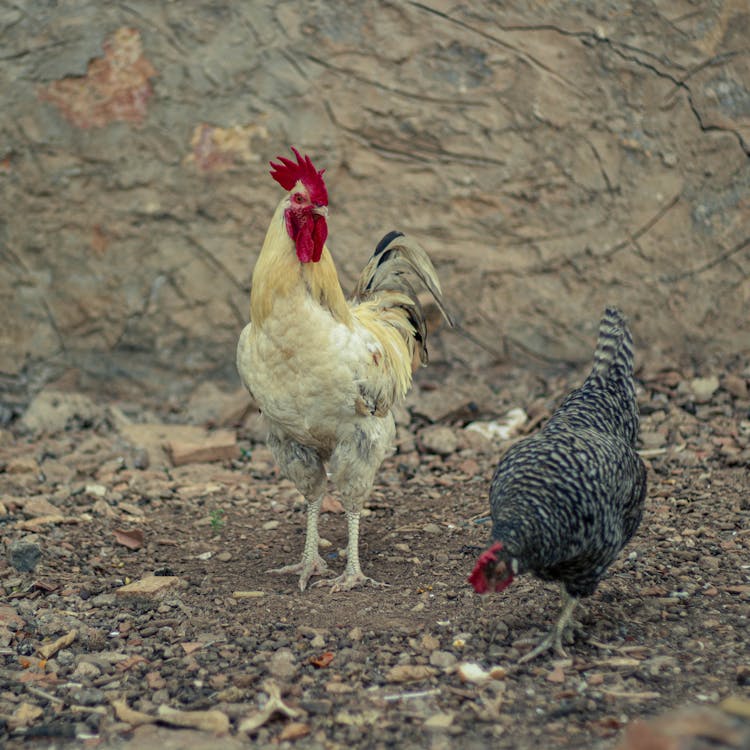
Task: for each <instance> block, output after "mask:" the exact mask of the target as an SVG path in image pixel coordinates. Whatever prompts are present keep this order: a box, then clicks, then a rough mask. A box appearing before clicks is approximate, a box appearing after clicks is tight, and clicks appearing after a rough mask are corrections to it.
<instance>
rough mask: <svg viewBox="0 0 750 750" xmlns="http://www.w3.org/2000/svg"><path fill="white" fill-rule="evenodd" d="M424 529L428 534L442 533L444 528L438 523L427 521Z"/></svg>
mask: <svg viewBox="0 0 750 750" xmlns="http://www.w3.org/2000/svg"><path fill="white" fill-rule="evenodd" d="M422 531H424V532H426V533H427V534H440V533H441V531H442V529H441V528H440V527H439V526H438V525H437V524H436V523H426V524H425V525H424V526H423V527H422Z"/></svg>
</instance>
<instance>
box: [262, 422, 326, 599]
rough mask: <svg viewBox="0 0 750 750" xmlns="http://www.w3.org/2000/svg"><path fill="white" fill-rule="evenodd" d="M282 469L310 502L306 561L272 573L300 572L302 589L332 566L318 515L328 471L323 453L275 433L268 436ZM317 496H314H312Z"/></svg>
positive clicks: (304, 555)
mask: <svg viewBox="0 0 750 750" xmlns="http://www.w3.org/2000/svg"><path fill="white" fill-rule="evenodd" d="M268 447H269V448H270V449H271V451H272V453H273V454H274V457H275V458H276V461H277V462H278V464H279V466H280V467H281V471H282V472H283V473H284V474H285V475H286V476H287V477H288V478H289V479H290V480H291V481H292V482H294V484H295V485H296V487H297V489H298V490H299V491H300V492H301V493H302V494H303V495H304V497H305V501H306V502H307V533H306V536H305V548H304V551H303V552H302V560H301V561H300V562H298V563H293V564H292V565H284V566H283V567H281V568H274V569H273V570H269V571H267V572H268V573H299V574H300V575H299V588H300V591H304V590H305V588H306V586H307V582H308V581H309V580H310V578H311V576H314V575H324V574H325V573H328V566H327V565H326V562H325V560H324V559H323V558H322V557H321V556H320V553H319V552H318V542H319V540H320V537H319V536H318V516H319V515H320V506H321V503H322V502H323V490H324V488H325V481H326V474H325V470H324V468H323V462H322V461H321V460H320V456H319V455H318V454H317V452H316V451H315V450H313V449H312V448H308V447H307V446H304V445H301V444H300V443H297V442H295V441H293V440H290V439H289V438H286V437H283V436H278V435H274V434H273V433H271V434H270V435H269V438H268ZM310 498H314V499H312V500H311V499H310Z"/></svg>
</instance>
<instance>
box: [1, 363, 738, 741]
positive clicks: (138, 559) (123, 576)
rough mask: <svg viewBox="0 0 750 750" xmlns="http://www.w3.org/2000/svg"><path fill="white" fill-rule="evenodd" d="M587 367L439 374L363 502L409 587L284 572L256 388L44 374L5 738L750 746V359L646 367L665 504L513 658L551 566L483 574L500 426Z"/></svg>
mask: <svg viewBox="0 0 750 750" xmlns="http://www.w3.org/2000/svg"><path fill="white" fill-rule="evenodd" d="M581 375H582V371H577V372H569V371H566V372H537V373H532V372H531V371H530V370H525V371H512V370H510V369H507V368H505V369H501V368H496V369H495V370H492V371H485V372H483V373H481V374H480V375H477V373H468V372H466V371H463V370H461V369H460V368H459V367H457V366H454V367H450V368H449V367H447V366H445V367H441V365H440V364H438V365H436V366H434V367H433V368H431V369H429V370H427V371H423V372H421V373H420V374H419V378H418V385H417V387H416V388H415V389H414V391H413V393H412V394H411V395H410V397H409V401H408V402H407V408H405V409H403V410H401V411H400V412H399V414H398V418H399V420H398V421H399V425H400V426H399V445H398V451H397V453H396V454H395V455H394V456H392V457H391V458H389V459H387V460H386V462H385V464H384V466H383V468H382V470H381V472H380V474H379V476H378V480H377V484H376V488H375V492H374V494H373V496H372V498H371V500H370V502H369V508H368V509H367V511H366V516H365V518H364V520H363V528H362V561H363V567H364V570H365V572H366V573H369V574H370V575H372V576H373V577H375V578H377V579H379V580H384V581H387V582H388V583H389V584H390V586H389V588H387V589H384V590H379V589H373V588H366V589H362V590H356V591H352V592H349V593H339V594H331V593H330V592H329V591H328V589H327V588H325V587H323V588H310V589H308V590H307V591H305V592H303V593H300V591H299V590H298V588H297V581H296V578H295V577H283V576H282V577H278V576H269V575H268V574H266V573H265V571H266V569H268V568H271V567H277V566H280V565H282V564H285V563H288V562H291V561H296V559H297V558H298V556H299V555H300V553H301V548H302V543H303V534H304V508H303V504H302V501H301V498H300V496H299V495H298V494H297V492H296V491H295V490H294V488H293V487H292V485H291V484H290V483H289V482H288V481H286V480H283V479H280V478H279V476H278V472H277V469H276V467H275V466H274V463H273V461H272V459H271V456H270V454H269V452H268V450H267V449H266V448H265V446H264V445H263V442H262V431H261V428H260V426H259V424H258V417H257V414H256V413H255V412H254V410H253V409H252V407H250V406H249V405H248V404H247V402H246V400H245V399H244V397H243V396H241V395H239V394H223V393H221V392H219V391H217V390H216V389H215V388H212V387H208V386H204V387H202V388H200V389H198V391H196V393H195V394H194V396H193V398H192V400H191V401H190V402H189V403H187V404H180V405H177V404H175V405H171V407H170V405H166V406H165V405H163V404H162V405H160V408H159V409H156V408H154V409H149V408H148V407H147V406H144V405H142V404H131V403H125V402H118V403H110V404H102V403H100V402H95V401H92V400H90V399H88V398H87V397H85V396H83V395H81V394H71V393H64V392H53V391H43V392H42V393H41V394H40V395H39V396H38V397H37V398H36V399H35V401H33V402H32V403H31V405H30V407H29V408H28V409H27V410H26V412H25V415H24V417H23V419H21V420H19V421H16V422H14V423H13V424H12V425H11V426H10V428H9V429H8V430H5V431H3V432H2V433H1V434H0V443H1V445H0V493H1V494H0V497H1V498H2V499H1V500H0V528H1V529H2V544H3V547H4V550H3V551H4V554H3V556H2V559H1V560H0V685H1V686H2V687H0V747H5V748H8V750H10V749H11V748H20V747H22V746H23V747H27V746H34V747H43V748H52V747H60V748H62V747H67V746H77V747H80V746H85V747H106V748H116V747H128V748H130V747H132V748H136V747H137V748H157V747H159V748H170V747H173V748H178V747H179V748H184V747H189V748H203V747H205V748H209V747H216V746H217V745H216V742H217V740H216V736H217V735H218V736H220V737H221V738H222V739H221V745H220V746H221V747H223V748H234V747H242V746H247V745H249V744H250V743H254V744H255V745H256V746H259V747H270V746H273V747H299V748H339V747H347V746H357V747H374V748H385V747H399V748H416V747H430V748H449V747H457V746H459V745H460V746H461V747H464V748H480V747H481V748H485V747H487V746H490V745H491V746H493V747H496V748H516V749H523V748H536V747H555V748H601V749H604V748H614V747H619V748H629V749H630V750H634V749H635V748H643V747H646V746H648V747H654V748H657V749H661V748H664V749H665V750H666V749H667V748H674V747H677V746H678V745H677V744H676V743H677V742H678V739H675V738H676V737H677V738H679V737H681V736H684V737H688V738H691V739H685V740H679V741H680V742H682V741H684V743H685V744H681V745H679V747H681V748H682V747H685V748H699V747H712V748H713V747H725V748H747V747H750V718H748V707H749V706H750V649H749V648H748V612H749V611H750V523H749V520H750V504H749V502H748V497H750V493H749V492H748V491H749V490H750V479H749V478H748V465H750V398H749V397H748V379H749V378H750V363H748V362H738V361H733V362H726V363H724V366H722V367H721V368H717V369H716V370H714V371H713V372H694V371H688V370H685V369H684V368H683V369H679V370H678V369H676V368H669V367H667V368H663V369H658V370H653V371H648V370H647V369H644V370H643V371H642V372H641V373H640V383H641V386H640V388H639V400H640V406H641V410H642V414H643V418H642V436H641V437H642V452H643V455H644V457H645V459H646V461H647V463H648V466H649V482H650V486H649V493H648V502H647V507H646V514H645V518H644V521H643V524H642V526H641V529H640V531H639V532H638V534H637V535H636V537H635V539H634V540H633V542H632V543H631V544H630V545H629V546H628V548H627V549H626V550H625V552H624V553H623V555H622V556H621V558H620V559H619V560H618V561H617V562H616V564H615V565H613V567H612V569H611V571H610V574H609V575H608V576H607V577H606V579H605V580H604V581H603V582H602V584H601V586H600V588H599V590H598V591H597V593H596V594H595V595H594V596H593V597H592V598H591V599H589V600H588V601H586V602H585V604H584V606H582V607H581V608H580V611H579V613H578V614H579V618H580V619H581V621H582V624H583V628H584V630H583V632H582V633H579V634H578V635H577V637H576V640H575V642H574V643H572V644H571V645H570V647H569V652H568V653H569V658H567V659H558V658H556V657H551V656H546V657H540V658H539V659H537V660H536V661H533V662H531V663H529V664H524V665H522V666H519V665H518V664H517V661H518V659H519V657H520V656H521V655H523V654H524V653H525V652H526V651H527V650H528V648H529V645H528V643H527V641H528V639H534V638H539V637H540V636H541V634H542V633H543V632H544V631H545V630H546V629H547V628H548V627H549V626H550V624H551V622H552V620H553V619H554V617H555V616H556V614H557V611H558V606H559V594H558V592H557V590H555V589H554V587H551V586H549V585H546V584H543V583H541V582H539V581H536V580H534V579H532V578H528V577H527V578H522V579H520V580H518V581H517V582H516V583H515V584H514V585H513V586H512V587H511V588H510V589H508V590H507V591H506V592H504V593H503V594H502V595H498V596H495V597H483V598H480V597H477V596H476V595H475V594H474V593H473V591H472V590H471V589H470V587H469V586H468V585H467V583H466V576H467V574H468V572H469V571H470V570H471V567H472V565H473V562H474V559H475V557H476V555H477V552H478V551H479V549H480V548H481V547H482V546H483V545H484V544H485V542H486V540H487V537H488V525H487V523H486V520H487V514H488V505H487V488H488V483H489V479H490V477H491V474H492V470H493V468H494V465H495V463H496V461H497V459H498V457H499V455H500V454H501V452H502V450H503V446H507V445H508V444H510V442H512V441H513V440H515V439H518V437H519V436H522V435H524V434H527V433H528V432H530V431H532V430H534V429H536V428H537V427H538V426H539V424H541V423H542V422H543V421H544V420H545V419H546V417H547V416H548V415H549V413H550V411H551V409H553V408H554V406H555V405H556V403H557V402H558V401H559V399H560V398H561V396H562V395H563V394H564V393H565V392H566V390H567V389H568V388H569V387H570V386H571V385H573V384H574V383H576V382H578V380H579V379H580V377H581ZM514 409H516V410H520V411H513V410H514ZM188 422H191V423H192V424H187V423H188ZM206 425H209V426H210V427H211V429H210V430H209V431H206V429H205V426H206ZM468 425H472V427H471V428H469V427H468ZM165 446H166V449H165ZM324 511H325V512H324V514H323V516H322V520H321V534H322V536H323V537H324V538H325V541H324V542H323V553H324V554H325V556H326V557H327V558H328V560H329V562H330V564H331V567H332V568H333V569H335V570H337V569H339V568H340V567H341V566H342V565H343V562H342V560H341V556H342V548H343V547H344V546H345V541H346V532H345V527H344V523H343V517H342V515H341V513H340V511H341V507H340V504H339V502H338V500H337V499H336V498H335V497H334V496H330V497H328V498H327V499H326V503H325V506H324ZM667 711H674V712H673V713H669V714H667V715H666V716H663V717H662V718H661V719H659V720H658V721H653V720H652V717H655V716H658V715H661V714H664V712H667ZM743 717H744V718H743ZM647 742H652V743H653V744H651V745H647ZM32 743H33V744H32ZM670 743H672V744H670ZM701 743H703V744H701ZM706 743H708V744H706Z"/></svg>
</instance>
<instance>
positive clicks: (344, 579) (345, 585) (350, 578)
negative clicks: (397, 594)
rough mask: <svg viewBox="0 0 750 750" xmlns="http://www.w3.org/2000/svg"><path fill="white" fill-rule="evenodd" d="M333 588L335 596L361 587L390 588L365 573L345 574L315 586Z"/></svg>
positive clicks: (318, 582)
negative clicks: (339, 592)
mask: <svg viewBox="0 0 750 750" xmlns="http://www.w3.org/2000/svg"><path fill="white" fill-rule="evenodd" d="M327 585H330V586H331V593H332V594H335V593H336V592H337V591H351V590H352V589H356V588H359V587H360V586H367V585H369V586H374V587H376V588H380V589H386V588H388V584H387V583H382V582H381V581H376V580H375V579H374V578H369V577H368V576H366V575H365V574H364V573H361V572H357V573H348V572H346V571H345V572H344V573H342V574H341V575H340V576H337V577H336V578H330V579H327V580H325V581H315V583H314V584H313V586H316V587H317V586H327Z"/></svg>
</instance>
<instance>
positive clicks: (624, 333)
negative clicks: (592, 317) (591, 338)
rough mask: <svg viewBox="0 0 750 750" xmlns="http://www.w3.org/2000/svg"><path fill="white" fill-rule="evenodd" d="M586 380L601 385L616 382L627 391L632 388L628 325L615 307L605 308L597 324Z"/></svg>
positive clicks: (630, 339)
mask: <svg viewBox="0 0 750 750" xmlns="http://www.w3.org/2000/svg"><path fill="white" fill-rule="evenodd" d="M589 377H590V378H591V379H592V380H594V381H595V382H599V383H601V384H605V383H608V382H613V381H616V382H618V383H620V384H621V385H625V384H627V385H629V386H630V388H629V390H630V389H632V388H633V337H632V336H631V334H630V328H629V327H628V321H627V320H626V318H625V316H624V315H623V314H622V313H621V312H620V311H619V310H618V309H617V308H616V307H608V308H607V309H606V310H605V311H604V315H603V316H602V319H601V322H600V323H599V338H598V340H597V342H596V351H595V352H594V366H593V367H592V369H591V375H590V376H589Z"/></svg>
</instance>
